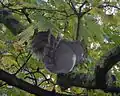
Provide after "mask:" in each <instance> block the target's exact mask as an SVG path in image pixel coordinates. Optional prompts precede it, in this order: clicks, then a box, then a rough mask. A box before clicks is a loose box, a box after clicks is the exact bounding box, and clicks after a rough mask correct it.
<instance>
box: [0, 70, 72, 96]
mask: <svg viewBox="0 0 120 96" xmlns="http://www.w3.org/2000/svg"><path fill="white" fill-rule="evenodd" d="M0 80H2V81H4V82H6V83H7V84H9V85H11V86H14V87H17V88H20V89H22V90H24V91H27V92H29V93H31V94H35V95H37V96H73V95H67V94H60V93H55V92H52V91H47V90H44V89H42V88H39V87H38V86H34V85H32V84H30V83H28V82H25V81H23V80H22V79H19V78H17V77H16V76H14V75H12V74H9V73H8V72H5V71H3V70H2V69H0Z"/></svg>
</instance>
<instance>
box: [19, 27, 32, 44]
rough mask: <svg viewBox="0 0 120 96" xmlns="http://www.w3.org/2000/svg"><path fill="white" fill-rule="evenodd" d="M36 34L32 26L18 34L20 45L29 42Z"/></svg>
mask: <svg viewBox="0 0 120 96" xmlns="http://www.w3.org/2000/svg"><path fill="white" fill-rule="evenodd" d="M33 34H34V27H33V25H30V26H29V27H28V28H27V29H25V30H24V31H23V32H21V33H20V34H18V36H17V38H18V40H19V43H21V44H23V43H24V42H25V41H28V40H29V39H30V37H31V36H33Z"/></svg>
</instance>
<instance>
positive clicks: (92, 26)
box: [85, 16, 104, 43]
mask: <svg viewBox="0 0 120 96" xmlns="http://www.w3.org/2000/svg"><path fill="white" fill-rule="evenodd" d="M85 21H86V28H87V29H88V30H89V33H90V34H92V38H93V39H94V40H98V41H99V42H101V43H102V42H103V40H104V38H103V29H102V27H100V25H99V24H98V23H97V21H96V20H95V19H94V18H93V17H92V16H86V17H85Z"/></svg>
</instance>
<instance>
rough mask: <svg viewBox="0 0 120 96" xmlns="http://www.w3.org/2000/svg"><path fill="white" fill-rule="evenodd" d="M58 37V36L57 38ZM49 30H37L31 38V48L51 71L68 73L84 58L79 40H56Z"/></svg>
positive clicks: (83, 51)
mask: <svg viewBox="0 0 120 96" xmlns="http://www.w3.org/2000/svg"><path fill="white" fill-rule="evenodd" d="M58 39H59V38H58ZM58 39H56V38H55V37H54V36H53V35H52V34H51V33H50V30H48V31H42V32H38V33H37V34H36V35H35V36H34V38H33V40H32V50H33V53H35V54H36V55H37V57H38V58H39V59H40V60H42V61H43V63H44V64H45V66H46V69H48V70H49V71H50V72H52V73H68V72H70V71H72V70H73V68H74V66H75V65H76V64H81V63H82V62H83V61H84V59H85V57H86V56H85V55H86V54H85V50H84V47H83V46H82V44H81V42H80V41H78V40H77V41H67V40H64V39H61V38H60V40H58Z"/></svg>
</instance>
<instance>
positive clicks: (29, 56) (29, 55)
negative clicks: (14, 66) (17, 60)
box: [14, 54, 32, 75]
mask: <svg viewBox="0 0 120 96" xmlns="http://www.w3.org/2000/svg"><path fill="white" fill-rule="evenodd" d="M31 56H32V54H28V58H27V60H26V61H25V62H24V64H23V65H22V66H21V67H20V68H19V69H18V70H17V71H16V73H15V74H14V75H17V73H19V72H20V71H21V70H22V69H23V68H24V66H25V65H26V64H27V62H28V61H29V59H30V58H31Z"/></svg>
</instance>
